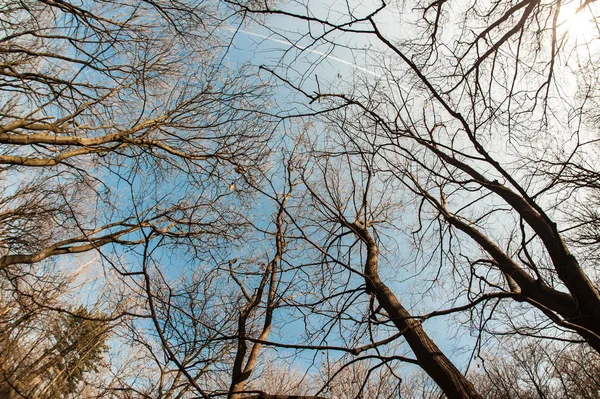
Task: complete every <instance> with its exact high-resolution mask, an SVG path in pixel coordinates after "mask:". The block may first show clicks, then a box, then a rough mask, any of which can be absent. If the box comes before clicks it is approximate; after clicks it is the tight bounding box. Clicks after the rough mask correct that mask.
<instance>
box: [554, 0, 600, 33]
mask: <svg viewBox="0 0 600 399" xmlns="http://www.w3.org/2000/svg"><path fill="white" fill-rule="evenodd" d="M579 6H580V2H579V1H573V2H570V3H568V4H565V5H564V6H562V7H561V9H560V16H559V21H558V30H559V34H560V35H561V36H563V35H565V36H566V37H567V39H569V40H574V41H577V42H579V43H581V42H590V41H592V40H594V39H598V38H599V36H600V35H599V32H598V27H597V25H596V21H595V18H594V14H595V13H593V12H591V11H590V8H589V6H588V7H584V8H582V9H579Z"/></svg>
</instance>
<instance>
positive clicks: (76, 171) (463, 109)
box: [0, 0, 600, 398]
mask: <svg viewBox="0 0 600 399" xmlns="http://www.w3.org/2000/svg"><path fill="white" fill-rule="evenodd" d="M327 7H329V8H326V6H324V5H322V4H318V5H315V4H311V3H307V4H301V3H264V2H244V3H236V2H231V1H229V2H225V3H218V2H215V3H210V4H209V3H208V2H206V3H200V4H195V3H192V2H190V3H187V2H178V1H161V2H144V1H140V2H137V1H132V2H121V3H112V2H104V1H90V2H85V1H84V2H81V3H76V2H53V1H20V2H17V3H14V4H7V5H5V6H3V8H2V9H1V10H0V12H1V13H2V34H3V38H2V42H0V45H1V47H0V55H1V56H2V59H1V62H2V72H1V75H0V76H1V78H2V80H1V82H2V94H1V96H2V98H3V99H5V100H6V101H4V102H3V106H2V110H1V111H2V114H1V118H2V119H1V122H0V129H1V130H0V142H1V143H2V144H3V147H2V153H1V154H0V163H2V165H3V169H2V174H3V179H4V182H5V183H6V184H5V186H4V187H3V192H2V215H3V217H2V225H1V226H2V231H3V233H2V237H1V240H2V241H1V251H2V252H1V253H0V268H1V269H0V270H1V271H2V278H3V281H2V283H3V287H4V288H5V289H4V293H5V296H6V298H7V301H8V302H7V303H9V304H11V306H12V305H13V303H11V302H10V301H13V302H14V304H18V306H16V307H11V306H8V305H7V307H6V308H7V309H19V310H18V311H19V312H24V313H23V314H24V315H25V314H28V313H27V312H34V313H35V312H46V313H47V314H52V313H53V312H58V314H70V313H72V312H73V308H72V307H70V306H67V305H66V304H65V302H64V301H63V302H60V301H58V300H57V299H56V298H59V297H67V296H69V295H70V296H71V297H77V295H74V294H73V293H72V291H69V286H70V285H75V282H74V281H75V280H68V279H67V278H66V277H65V276H64V274H60V273H57V272H56V271H57V270H62V269H64V268H65V267H66V264H68V260H73V259H75V260H76V261H81V260H84V259H85V260H86V261H85V262H82V263H83V264H84V265H85V266H81V267H80V268H79V269H80V270H79V271H78V272H79V273H80V276H81V277H78V278H81V279H83V280H84V282H85V280H86V279H88V278H91V277H90V276H91V275H93V274H96V275H100V276H101V277H100V281H101V282H100V283H96V284H97V285H96V286H95V288H89V287H90V285H88V288H87V292H88V293H89V294H88V300H87V301H88V302H94V301H100V302H101V305H100V307H103V309H104V311H105V313H106V316H103V317H101V319H103V321H105V322H110V323H114V324H116V326H115V327H114V328H115V330H114V331H116V332H117V333H116V335H115V337H117V336H118V339H117V338H115V344H114V345H121V347H122V348H129V352H128V353H129V354H130V355H131V359H130V360H127V359H126V360H125V361H123V360H122V359H121V361H120V363H118V364H117V365H115V364H113V365H111V366H110V367H109V369H110V371H109V372H108V375H110V373H112V376H113V377H112V378H108V377H106V376H104V377H100V379H99V380H95V381H96V382H95V383H96V384H97V385H96V386H95V388H94V389H97V390H98V391H96V392H101V391H102V389H104V390H105V391H104V392H110V394H111V395H116V396H118V395H119V394H120V393H123V395H127V394H133V395H141V396H145V395H148V396H159V397H176V396H178V395H180V396H186V395H192V396H200V397H205V398H208V397H211V396H214V395H223V396H228V397H230V398H239V397H243V396H245V395H260V394H261V393H260V391H265V392H266V390H265V389H266V388H265V389H263V385H261V383H260V380H259V381H252V379H253V378H257V376H259V375H260V371H261V367H262V366H261V363H260V359H261V357H262V354H263V353H265V352H266V351H267V348H274V349H276V350H279V351H281V353H290V351H292V352H293V351H295V352H296V353H299V354H301V355H302V356H304V357H306V356H308V357H309V358H312V359H313V360H312V361H313V363H315V365H314V367H312V368H310V369H309V374H310V372H315V373H317V371H315V370H317V369H318V373H320V374H321V375H322V377H319V378H315V379H314V380H315V381H319V384H318V385H319V386H318V387H313V388H314V389H313V391H312V392H310V391H309V392H307V391H305V392H302V394H312V393H314V394H316V395H317V396H339V395H340V393H339V392H342V391H344V392H346V393H348V395H352V396H354V397H360V396H361V395H367V396H373V395H375V396H377V395H384V393H381V392H386V393H385V395H387V396H390V395H397V393H398V389H404V388H402V383H401V382H402V380H403V378H404V377H403V375H404V376H405V377H406V373H404V370H406V368H405V367H404V366H403V365H405V364H412V365H415V366H419V367H421V368H422V369H423V370H424V372H425V373H427V374H428V375H429V377H430V378H431V380H432V381H434V383H435V384H437V385H438V386H439V389H440V390H441V391H442V392H443V393H445V394H446V395H447V396H448V397H457V398H459V397H469V398H477V397H482V395H484V394H485V392H482V391H481V389H482V387H486V383H487V382H481V381H480V380H479V379H478V378H475V377H473V376H472V374H471V373H470V372H469V364H468V362H465V361H463V360H462V359H464V357H462V358H461V357H458V356H455V355H454V354H453V353H452V352H450V351H448V350H447V348H449V345H447V344H446V343H445V342H444V339H445V337H440V334H434V333H432V329H433V328H432V327H433V326H446V325H448V324H449V323H451V320H452V318H453V317H455V318H456V320H458V321H461V322H462V324H460V323H454V324H453V326H454V327H453V328H455V329H457V331H458V334H465V332H469V334H471V335H472V339H470V340H465V342H467V344H468V345H469V350H470V352H471V356H472V358H473V359H474V360H473V362H471V364H475V363H477V362H480V360H478V358H481V359H483V358H485V356H486V353H488V351H490V350H491V349H490V348H492V349H498V350H499V351H500V352H501V351H502V348H514V347H518V345H515V346H511V345H506V344H505V341H504V340H508V341H509V342H519V340H520V339H521V338H520V337H522V336H524V335H525V336H529V337H530V338H531V339H532V340H533V341H534V342H544V340H553V341H556V342H559V343H560V342H562V343H563V345H574V346H579V347H582V348H587V350H588V351H589V348H593V349H592V350H593V351H598V349H599V348H600V338H599V337H600V328H599V325H598V320H600V319H599V318H598V311H599V310H598V309H600V307H598V305H599V304H598V302H600V295H599V293H598V268H597V260H598V256H597V255H598V252H597V248H598V234H597V232H598V217H597V209H596V208H597V206H598V198H599V197H598V192H597V190H598V186H597V177H598V172H597V171H598V164H597V163H598V157H597V155H596V153H597V141H596V140H597V129H596V126H597V122H598V121H597V112H595V104H596V101H597V87H596V80H597V74H596V73H595V72H594V71H595V69H594V67H593V66H594V64H595V62H596V60H597V55H598V53H597V48H596V40H597V38H598V32H594V31H593V30H589V31H585V30H581V31H579V30H578V29H579V25H582V26H584V25H585V24H587V23H589V24H590V25H591V26H592V28H593V27H595V29H597V26H596V25H595V24H594V21H595V19H594V15H595V14H594V12H595V7H596V5H595V2H590V1H588V2H584V3H579V2H577V4H575V2H562V1H549V2H541V1H533V0H528V1H521V2H519V1H514V2H506V3H502V4H500V3H496V2H487V3H486V2H470V3H469V2H468V3H464V2H460V3H459V2H457V3H456V4H455V3H453V2H452V1H435V2H420V1H414V2H410V1H404V2H398V3H394V4H389V5H387V4H384V3H381V4H380V3H373V4H360V5H356V6H353V5H351V4H349V3H343V4H332V5H330V6H327ZM580 15H586V16H587V19H586V18H583V20H580V19H579V18H580ZM244 18H245V19H244ZM575 19H577V20H578V21H579V22H578V23H577V24H575V23H573V22H572V20H575ZM590 19H591V20H592V21H588V20H590ZM258 24H262V28H261V27H259V25H258ZM265 29H266V31H267V32H268V33H269V35H263V33H264V32H265ZM236 31H237V37H236V38H235V39H232V35H233V33H235V32H236ZM259 32H260V33H259ZM253 35H254V36H253ZM261 35H262V36H266V39H265V42H264V44H272V45H274V46H276V47H277V46H278V49H279V50H280V52H275V50H273V48H271V49H270V50H271V51H270V52H269V53H268V56H265V54H267V53H258V52H257V55H259V56H261V55H262V56H263V57H264V58H262V59H258V60H257V63H261V64H262V65H261V67H260V68H258V66H254V67H246V68H241V69H237V67H236V65H235V59H232V58H228V56H229V57H231V55H232V53H231V52H229V53H228V52H227V51H228V50H231V49H233V48H234V47H235V44H236V42H237V41H238V40H240V37H244V38H245V39H246V41H247V39H248V37H257V36H258V37H260V36H261ZM282 42H283V43H287V44H285V45H284V44H283V43H282ZM228 54H229V55H228ZM353 55H355V56H356V58H351V57H352V56H353ZM365 59H366V60H367V63H366V64H363V63H362V62H363V60H365ZM272 60H275V63H271V61H272ZM348 63H350V64H357V65H354V66H353V67H352V68H349V69H344V70H343V71H340V72H339V73H331V70H334V69H335V65H338V66H343V65H346V66H347V65H348ZM366 71H369V72H366ZM265 82H267V83H265ZM273 82H279V83H280V85H279V86H278V89H280V90H282V92H283V91H284V90H287V93H289V92H293V93H295V96H294V97H292V96H291V95H289V96H288V95H286V96H285V97H283V96H281V95H280V96H279V97H278V98H276V100H277V101H278V102H279V104H278V106H279V108H278V111H277V112H276V111H275V109H276V108H275V107H274V106H272V104H273V103H274V101H273V100H271V99H270V98H269V97H268V95H267V94H268V91H269V90H268V89H269V87H267V86H268V85H270V84H272V83H273ZM292 100H293V101H295V102H294V103H292V102H291V101H292ZM69 254H71V256H69ZM73 254H77V255H76V256H77V257H76V258H74V257H73ZM90 259H91V261H90ZM63 262H64V263H63ZM82 269H85V271H86V273H87V274H86V273H81V270H82ZM98 284H99V285H101V286H102V289H100V288H98ZM83 286H84V287H85V284H83ZM80 287H81V285H80ZM83 292H86V289H84V291H83ZM47 298H53V300H52V301H51V302H47V301H46V299H47ZM80 299H81V295H80V296H79V297H78V300H80ZM50 303H51V305H50ZM88 305H89V303H88ZM11 312H12V310H11ZM36 314H37V313H36ZM91 318H92V319H94V318H100V317H96V316H95V317H91ZM41 319H42V320H43V319H44V318H41ZM432 320H440V321H438V322H437V323H436V324H435V323H434V322H432ZM7 323H9V322H7ZM28 325H29V324H27V323H25V324H23V326H28ZM11 328H12V327H11V325H10V323H9V324H7V325H6V326H3V329H2V331H11ZM50 330H51V329H50V326H49V325H48V326H47V331H50ZM15 331H16V330H15ZM24 337H27V335H26V334H25V335H24ZM500 337H505V338H502V339H501V338H500ZM117 342H118V344H117ZM440 348H441V349H440ZM559 350H560V349H559ZM307 353H308V355H306V354H307ZM584 353H589V352H586V351H584ZM515 359H518V358H517V357H515ZM565 362H566V360H565ZM127 365H129V366H130V367H129V368H127V367H126V366H127ZM132 365H134V367H131V366H132ZM140 365H142V366H143V367H144V368H145V369H147V371H145V372H144V370H141V369H140V367H139V366H140ZM135 366H137V368H136V367H135ZM555 368H556V369H557V370H558V369H560V368H559V367H555ZM525 369H527V368H525ZM310 370H312V371H310ZM490 370H493V369H490ZM498 370H500V369H498ZM562 370H565V369H564V368H563V369H562ZM403 373H404V374H403ZM502 373H504V371H497V372H495V371H494V372H491V373H489V378H488V380H486V381H488V382H489V381H491V383H492V384H496V385H497V384H498V378H497V377H498V376H499V375H502ZM506 373H508V371H507V372H506ZM88 374H92V373H88ZM346 376H351V377H349V378H347V379H348V380H351V381H346ZM382 376H383V377H382ZM8 377H10V376H8ZM4 378H5V381H7V382H8V383H9V384H13V386H16V385H15V384H17V381H16V380H15V381H13V380H11V379H10V378H7V376H4ZM86 378H87V376H86ZM86 378H81V379H78V382H77V384H79V385H80V386H82V385H85V384H87V386H90V384H88V380H86ZM90 378H91V377H90ZM482 378H485V377H482ZM406 380H409V378H406ZM567 380H568V379H565V380H564V381H567ZM89 381H91V380H89ZM339 381H345V382H343V383H342V385H343V384H349V385H352V384H354V385H352V389H348V390H344V389H341V390H340V385H339V384H340V382H339ZM377 381H383V382H384V383H383V385H378V383H377ZM390 381H394V382H395V381H397V382H398V384H399V386H400V388H398V384H393V383H392V384H390ZM315 385H316V384H315ZM424 385H426V384H424ZM264 386H265V387H269V386H268V385H267V384H265V385H264ZM256 387H258V389H256ZM73 389H75V388H73ZM255 389H256V390H255ZM484 389H485V388H484ZM417 391H418V390H413V392H417ZM425 391H426V390H425V389H423V391H422V395H425ZM336 392H337V393H336ZM373 392H375V393H373ZM377 392H379V393H377ZM405 392H407V391H405ZM266 393H268V394H277V393H278V392H266ZM414 395H418V394H417V393H414Z"/></svg>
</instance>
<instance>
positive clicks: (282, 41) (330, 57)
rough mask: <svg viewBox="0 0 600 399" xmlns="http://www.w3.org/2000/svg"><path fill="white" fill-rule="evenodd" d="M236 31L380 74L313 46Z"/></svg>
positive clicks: (370, 73) (240, 30) (372, 73)
mask: <svg viewBox="0 0 600 399" xmlns="http://www.w3.org/2000/svg"><path fill="white" fill-rule="evenodd" d="M236 32H240V33H243V34H245V35H247V36H255V37H260V38H261V39H265V40H269V41H271V42H274V43H279V44H283V45H286V46H288V47H293V48H296V49H298V50H300V51H308V52H311V53H313V54H316V55H320V56H323V57H325V58H329V59H330V60H334V61H337V62H340V63H342V64H346V65H349V66H351V67H353V68H355V69H358V70H359V71H363V72H366V73H368V74H369V75H373V76H379V75H378V74H376V73H375V72H373V71H371V70H369V69H367V68H363V67H361V66H358V65H356V64H354V63H352V62H350V61H346V60H344V59H342V58H338V57H336V56H334V55H331V54H326V53H323V52H322V51H318V50H315V49H312V48H308V47H301V46H298V45H296V44H294V43H290V42H287V41H285V40H280V39H275V38H273V37H271V36H265V35H261V34H260V33H254V32H250V31H247V30H242V29H239V30H237V31H236Z"/></svg>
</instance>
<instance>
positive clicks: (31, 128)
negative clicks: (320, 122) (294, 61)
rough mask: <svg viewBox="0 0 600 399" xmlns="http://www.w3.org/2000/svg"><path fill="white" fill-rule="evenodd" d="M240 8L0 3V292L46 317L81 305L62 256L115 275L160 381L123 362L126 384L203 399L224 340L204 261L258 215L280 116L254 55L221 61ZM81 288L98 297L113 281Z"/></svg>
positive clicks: (121, 379)
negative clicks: (259, 182)
mask: <svg viewBox="0 0 600 399" xmlns="http://www.w3.org/2000/svg"><path fill="white" fill-rule="evenodd" d="M242 20H243V16H241V15H239V14H237V12H236V11H235V10H232V9H230V8H228V7H226V6H225V5H224V4H222V3H219V2H218V1H216V2H210V4H209V2H203V3H202V4H197V3H196V2H188V1H171V0H166V1H162V0H159V1H151V2H148V1H138V0H132V1H123V2H112V1H104V0H97V1H96V0H93V1H89V2H70V1H37V0H22V1H21V0H19V1H15V2H8V3H3V4H2V5H0V144H1V147H2V148H1V149H0V179H1V180H0V182H1V186H0V190H1V194H0V280H1V284H2V294H3V297H4V298H5V299H6V301H7V303H9V304H10V303H11V302H14V303H19V304H21V305H23V306H21V307H19V312H21V315H16V316H15V317H17V319H18V318H20V317H25V315H27V312H28V310H27V309H28V308H30V309H32V310H31V311H36V312H37V311H38V310H39V309H43V310H44V309H45V310H44V312H43V314H44V318H43V321H44V322H43V323H42V325H41V328H48V329H49V328H50V325H49V324H48V325H44V323H46V321H47V320H50V319H51V318H50V316H49V315H50V314H54V315H55V317H61V316H60V315H63V314H65V312H67V314H68V311H69V307H68V306H66V305H65V303H66V299H65V298H63V297H62V296H64V293H65V292H71V291H69V290H68V289H67V288H68V287H66V286H67V285H68V284H70V283H73V282H72V281H69V280H67V279H65V275H66V273H63V271H64V270H63V269H68V268H70V267H72V266H71V265H73V264H76V263H78V262H81V261H82V260H83V263H84V264H85V265H87V266H86V267H87V268H88V269H94V270H95V271H94V272H91V271H90V273H91V274H93V273H97V274H99V275H103V279H100V282H99V283H96V284H105V285H106V286H111V287H112V288H113V289H115V293H114V294H113V295H112V296H111V297H110V301H112V304H113V305H115V306H114V308H112V309H110V312H109V313H110V316H109V320H110V321H116V320H120V321H122V323H121V324H120V326H121V330H120V331H119V333H118V334H116V335H115V337H119V338H120V339H121V341H120V344H123V345H131V346H130V348H137V350H141V351H144V352H145V355H142V356H139V358H140V359H143V358H145V359H146V360H148V359H150V360H151V362H148V363H147V364H146V366H147V367H148V369H150V370H151V371H148V373H147V375H146V376H144V377H143V378H146V379H147V380H148V381H150V382H149V383H148V384H146V386H144V384H138V382H137V381H136V379H135V378H129V377H126V376H124V375H125V374H124V375H123V376H118V375H115V376H114V378H112V379H111V381H110V383H109V384H108V388H107V389H109V391H110V392H112V393H111V394H113V395H116V396H118V395H121V394H122V395H125V396H127V395H129V394H132V395H134V396H136V395H142V396H144V395H158V396H160V397H163V396H164V397H177V396H178V395H187V394H189V392H190V391H194V392H196V394H199V395H201V396H205V397H206V395H207V394H206V392H207V391H208V390H210V389H213V388H212V387H208V388H207V386H208V385H210V381H211V378H214V375H213V374H211V372H214V369H211V368H210V367H212V366H214V363H216V362H218V361H222V358H223V357H224V356H225V354H226V353H228V352H227V351H226V350H224V347H226V348H229V346H228V345H220V346H219V345H212V341H211V339H213V338H215V336H218V337H217V338H218V339H221V341H222V342H228V343H229V342H231V340H229V341H226V340H225V339H224V338H223V337H222V335H223V331H221V330H220V329H219V328H220V327H222V326H219V325H218V323H219V322H222V323H224V322H225V321H224V320H226V321H229V319H227V316H228V315H229V314H228V313H227V311H226V308H225V307H224V306H223V305H225V304H226V301H225V300H223V301H222V303H217V302H218V301H219V300H220V299H219V298H212V294H213V293H212V292H209V291H207V290H208V289H209V288H211V287H212V284H213V281H212V280H211V279H212V276H213V275H214V274H213V273H211V272H206V273H205V274H202V272H203V271H205V270H206V268H204V269H203V267H204V266H203V265H205V264H208V265H211V267H212V268H215V269H216V265H218V264H220V262H221V260H222V259H221V258H223V257H226V256H227V255H228V252H229V250H228V248H229V247H230V245H232V244H231V243H232V242H233V241H234V240H235V239H236V238H238V237H240V236H241V233H242V232H243V230H244V228H245V227H246V226H248V223H247V218H246V217H245V216H244V209H245V208H246V207H247V202H246V201H247V200H248V198H251V195H248V194H246V193H245V190H246V189H247V187H248V184H247V183H246V181H254V180H253V179H255V177H254V176H255V175H256V174H257V172H258V171H259V170H261V168H262V167H263V162H264V160H265V159H266V157H267V156H268V153H269V151H268V145H267V144H268V141H269V138H270V136H271V134H272V128H273V125H272V124H271V123H270V122H271V120H270V118H269V116H268V109H269V103H268V101H269V100H268V96H267V95H266V94H267V89H268V87H267V86H266V85H265V84H264V82H262V81H260V80H259V79H258V78H257V77H256V69H250V68H245V67H244V66H240V67H239V68H238V67H235V68H233V67H232V68H229V67H228V64H227V62H225V61H224V60H225V58H226V56H227V52H228V50H229V46H230V44H231V37H232V29H233V31H235V28H236V26H239V24H240V23H242ZM86 256H87V258H86ZM192 264H195V265H196V267H195V269H196V270H192V271H190V269H194V268H192V267H189V266H191V265H192ZM183 265H186V267H183ZM177 267H178V268H180V270H181V273H180V274H179V275H177V277H176V278H173V273H174V270H175V268H177ZM183 269H186V271H185V272H183ZM78 284H79V283H78ZM76 286H78V287H79V288H80V289H81V290H83V292H86V291H87V292H88V293H89V294H88V295H87V297H88V302H87V303H85V304H86V305H88V306H92V305H93V302H94V300H95V299H97V298H94V297H95V296H96V295H97V293H98V292H99V290H98V289H97V288H95V287H94V285H93V284H92V282H91V281H90V284H89V285H87V286H86V285H85V284H80V285H77V284H76ZM216 294H218V292H217V293H216ZM82 296H85V295H82ZM48 298H56V299H57V300H56V301H50V300H49V299H48ZM59 299H60V300H59ZM78 299H81V298H78ZM67 302H68V301H67ZM25 305H26V306H25ZM11 306H12V305H11ZM186 306H187V308H185V307H186ZM212 306H216V309H223V312H224V313H219V315H220V316H223V317H217V318H214V319H213V320H208V317H209V315H210V314H211V311H212V313H213V314H214V313H217V312H216V311H215V310H214V308H212ZM11 309H13V308H11ZM14 309H17V308H14ZM184 310H185V311H184ZM19 312H17V313H19ZM13 313H14V312H13ZM11 314H12V313H11ZM13 316H14V315H13ZM13 316H11V317H13ZM231 316H232V317H233V315H231ZM40 320H42V319H40ZM46 324H47V323H46ZM215 324H216V325H215ZM126 326H129V327H130V329H129V330H127V329H126ZM180 328H181V329H183V331H181V332H180V331H179V329H180ZM48 331H50V330H47V331H46V332H48ZM3 334H8V335H10V332H7V331H4V332H3ZM41 334H42V336H43V332H42V333H41ZM190 337H191V338H190ZM25 338H27V337H25ZM115 339H116V338H115ZM15 342H16V341H15ZM216 342H218V340H217V341H216ZM209 344H211V345H209ZM114 345H117V344H116V343H115V344H114ZM125 347H126V346H125ZM173 348H176V349H173ZM136 355H137V354H136ZM122 364H127V362H122ZM113 371H114V370H113ZM191 372H193V373H194V374H193V375H192V374H190V373H191ZM205 372H206V373H205ZM203 373H205V375H203ZM140 379H141V378H140ZM132 381H133V383H132V385H131V384H130V382H132ZM203 384H206V385H203ZM201 385H202V386H201ZM140 387H141V388H140ZM144 392H145V393H144ZM142 393H143V394H142Z"/></svg>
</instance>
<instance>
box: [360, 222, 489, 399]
mask: <svg viewBox="0 0 600 399" xmlns="http://www.w3.org/2000/svg"><path fill="white" fill-rule="evenodd" d="M352 228H353V229H354V231H355V232H356V234H357V235H358V236H359V237H360V238H361V240H362V241H363V242H364V243H365V244H366V246H367V260H366V263H365V281H366V284H367V291H368V292H369V293H371V294H372V295H374V296H375V297H376V298H377V301H379V304H380V305H381V306H382V307H383V309H385V311H386V312H387V313H388V315H389V317H390V318H391V320H392V321H393V322H394V324H395V325H396V327H397V328H398V330H399V331H401V332H403V336H404V338H405V339H406V342H407V343H408V345H409V346H410V348H411V349H412V351H413V352H414V354H415V356H416V358H417V360H418V361H419V364H420V365H421V367H422V368H423V370H425V372H426V373H427V374H428V375H429V376H430V377H431V378H432V379H433V380H434V381H435V382H436V384H437V385H438V386H439V387H440V388H441V389H442V391H443V392H444V393H445V394H446V396H448V397H449V398H452V399H482V397H481V395H479V394H478V393H477V391H475V388H474V387H473V384H471V382H470V381H469V380H467V379H466V378H465V376H464V375H463V374H462V373H461V372H460V371H459V370H458V369H457V368H456V366H455V365H454V364H453V363H452V362H451V361H450V359H448V358H447V357H446V356H445V355H444V354H443V353H442V351H441V350H440V349H439V348H438V347H437V345H436V344H435V343H434V342H433V340H432V339H431V338H429V336H428V335H427V333H426V332H425V330H424V329H423V327H422V326H421V323H420V322H418V321H416V320H414V319H413V318H412V316H411V315H410V313H409V312H408V311H407V310H406V309H405V308H404V307H403V306H402V304H401V303H400V301H399V300H398V298H396V296H395V295H394V293H393V292H392V291H391V290H390V289H389V287H388V286H386V285H385V284H384V283H383V281H381V279H380V278H379V272H378V262H379V250H378V248H377V243H376V242H375V240H374V239H373V237H371V234H370V233H369V231H368V229H367V227H366V226H364V225H362V224H360V223H358V222H357V223H354V224H353V225H352Z"/></svg>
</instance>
